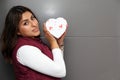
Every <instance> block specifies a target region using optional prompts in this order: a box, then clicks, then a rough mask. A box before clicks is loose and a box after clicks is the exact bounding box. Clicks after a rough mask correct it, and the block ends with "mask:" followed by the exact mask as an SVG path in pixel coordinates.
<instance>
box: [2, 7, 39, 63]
mask: <svg viewBox="0 0 120 80" xmlns="http://www.w3.org/2000/svg"><path fill="white" fill-rule="evenodd" d="M26 11H29V12H31V13H32V14H33V15H34V13H33V12H32V11H31V10H30V9H28V8H27V7H24V6H14V7H12V8H11V9H10V10H9V12H8V14H7V16H6V19H5V25H4V29H3V32H2V35H1V51H2V55H3V56H4V58H5V59H6V60H7V61H9V60H11V57H12V51H13V48H14V47H15V44H16V41H17V38H18V35H17V32H18V25H19V22H20V20H21V18H22V14H23V13H25V12H26ZM34 16H35V15H34ZM35 18H36V17H35ZM36 19H37V18H36Z"/></svg>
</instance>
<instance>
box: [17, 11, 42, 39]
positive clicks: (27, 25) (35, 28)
mask: <svg viewBox="0 0 120 80" xmlns="http://www.w3.org/2000/svg"><path fill="white" fill-rule="evenodd" d="M17 34H18V35H21V36H24V37H32V38H34V37H36V36H39V35H40V30H39V24H38V21H37V19H36V18H35V17H34V16H33V14H32V13H30V12H28V11H27V12H25V13H23V14H22V19H21V20H20V22H19V31H18V33H17Z"/></svg>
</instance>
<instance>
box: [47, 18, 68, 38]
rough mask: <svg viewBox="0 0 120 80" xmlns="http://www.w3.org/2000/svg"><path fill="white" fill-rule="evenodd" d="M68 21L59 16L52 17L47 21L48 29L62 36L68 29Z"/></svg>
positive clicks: (55, 34)
mask: <svg viewBox="0 0 120 80" xmlns="http://www.w3.org/2000/svg"><path fill="white" fill-rule="evenodd" d="M67 26H68V24H67V21H66V20H65V19H64V18H62V17H59V18H57V19H54V18H50V19H48V20H47V22H46V28H47V30H48V31H49V32H50V33H51V34H52V35H53V36H54V37H56V38H60V37H61V36H62V35H63V34H64V32H65V31H66V29H67Z"/></svg>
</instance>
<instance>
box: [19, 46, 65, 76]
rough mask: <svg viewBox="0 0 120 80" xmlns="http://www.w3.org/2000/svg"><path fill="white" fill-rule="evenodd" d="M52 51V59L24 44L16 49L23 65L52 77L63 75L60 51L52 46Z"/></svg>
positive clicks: (63, 66) (63, 68) (63, 64)
mask: <svg viewBox="0 0 120 80" xmlns="http://www.w3.org/2000/svg"><path fill="white" fill-rule="evenodd" d="M52 53H53V58H54V60H51V59H50V58H49V57H47V56H46V55H44V53H42V52H41V51H40V50H39V49H38V48H36V47H34V46H29V45H25V46H22V47H20V48H19V49H18V51H17V59H18V61H19V62H20V63H21V64H23V65H24V66H27V67H29V68H31V69H33V70H35V71H38V72H40V73H43V74H46V75H49V76H53V77H64V76H65V75H66V68H65V62H64V59H63V55H62V51H61V50H60V49H59V48H54V49H52Z"/></svg>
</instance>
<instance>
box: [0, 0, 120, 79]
mask: <svg viewBox="0 0 120 80" xmlns="http://www.w3.org/2000/svg"><path fill="white" fill-rule="evenodd" d="M13 5H24V6H27V7H29V8H30V9H32V10H33V12H34V13H35V14H36V15H37V17H38V18H39V20H40V22H41V23H43V22H44V21H46V20H47V19H48V18H51V17H53V18H56V17H59V16H62V17H64V18H66V19H67V21H68V23H69V28H68V33H67V36H66V38H65V61H66V66H67V76H66V77H65V78H63V80H120V0H1V1H0V27H1V29H0V34H1V31H2V29H3V23H4V19H5V15H6V13H7V12H8V10H9V9H10V8H11V7H12V6H13ZM41 29H42V28H41ZM0 78H1V80H14V74H13V69H12V65H10V64H6V63H5V61H4V60H3V57H2V56H1V54H0Z"/></svg>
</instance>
